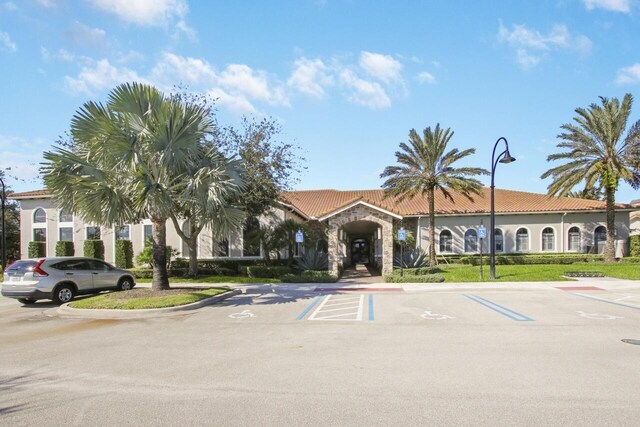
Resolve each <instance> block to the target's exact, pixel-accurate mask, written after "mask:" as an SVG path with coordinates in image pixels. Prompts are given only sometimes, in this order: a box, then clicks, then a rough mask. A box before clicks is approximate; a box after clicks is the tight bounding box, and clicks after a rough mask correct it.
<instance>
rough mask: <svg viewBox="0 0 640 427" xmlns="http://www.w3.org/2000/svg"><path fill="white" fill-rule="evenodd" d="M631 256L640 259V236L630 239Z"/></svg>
mask: <svg viewBox="0 0 640 427" xmlns="http://www.w3.org/2000/svg"><path fill="white" fill-rule="evenodd" d="M629 256H632V257H640V235H637V236H630V237H629Z"/></svg>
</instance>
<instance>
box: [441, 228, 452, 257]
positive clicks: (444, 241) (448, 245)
mask: <svg viewBox="0 0 640 427" xmlns="http://www.w3.org/2000/svg"><path fill="white" fill-rule="evenodd" d="M440 252H453V236H451V232H450V231H449V230H444V231H442V232H441V233H440Z"/></svg>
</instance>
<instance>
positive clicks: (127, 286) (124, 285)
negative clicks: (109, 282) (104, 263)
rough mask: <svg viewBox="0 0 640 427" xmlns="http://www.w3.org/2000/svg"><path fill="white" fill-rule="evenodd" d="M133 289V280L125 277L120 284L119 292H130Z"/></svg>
mask: <svg viewBox="0 0 640 427" xmlns="http://www.w3.org/2000/svg"><path fill="white" fill-rule="evenodd" d="M131 289H133V280H131V278H129V277H124V278H122V279H120V281H119V282H118V290H119V291H129V290H131Z"/></svg>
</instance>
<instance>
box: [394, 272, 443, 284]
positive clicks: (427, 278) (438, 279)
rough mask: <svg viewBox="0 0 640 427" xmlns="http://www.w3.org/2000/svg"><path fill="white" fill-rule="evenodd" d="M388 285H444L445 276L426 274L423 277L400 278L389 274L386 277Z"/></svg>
mask: <svg viewBox="0 0 640 427" xmlns="http://www.w3.org/2000/svg"><path fill="white" fill-rule="evenodd" d="M384 281H385V282H386V283H442V282H444V276H443V275H442V274H439V273H436V274H424V275H421V276H400V275H396V274H389V275H386V276H384Z"/></svg>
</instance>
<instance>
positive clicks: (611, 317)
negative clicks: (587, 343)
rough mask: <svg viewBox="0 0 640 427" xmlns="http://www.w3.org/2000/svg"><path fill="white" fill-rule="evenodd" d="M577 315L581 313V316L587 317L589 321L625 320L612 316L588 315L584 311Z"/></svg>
mask: <svg viewBox="0 0 640 427" xmlns="http://www.w3.org/2000/svg"><path fill="white" fill-rule="evenodd" d="M576 313H580V316H582V317H586V318H587V319H596V320H615V319H624V317H620V316H614V315H612V314H600V313H587V312H584V311H577V312H576Z"/></svg>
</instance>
